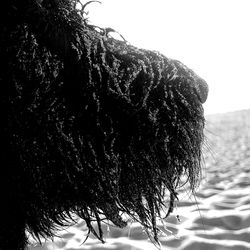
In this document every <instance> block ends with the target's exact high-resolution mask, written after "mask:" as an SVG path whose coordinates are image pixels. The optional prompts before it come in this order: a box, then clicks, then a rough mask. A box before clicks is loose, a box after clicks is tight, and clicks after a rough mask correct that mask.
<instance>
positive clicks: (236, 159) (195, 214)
mask: <svg viewBox="0 0 250 250" xmlns="http://www.w3.org/2000/svg"><path fill="white" fill-rule="evenodd" d="M205 134H206V142H205V145H204V150H203V151H204V164H203V171H202V179H201V183H200V186H199V188H197V190H196V192H195V194H192V193H191V192H190V190H189V188H188V186H185V187H183V188H181V189H180V190H179V194H180V195H179V202H178V203H177V204H176V208H175V210H174V212H173V213H172V214H171V216H169V217H168V218H167V219H166V220H165V221H163V222H159V227H160V228H161V229H162V231H163V233H162V234H161V235H160V241H161V248H162V249H163V250H167V249H168V250H174V249H175V250H177V249H178V250H200V249H201V250H247V249H248V250H249V249H250V110H243V111H237V112H232V113H226V114H218V115H210V116H207V122H206V131H205ZM104 231H105V237H106V243H105V244H102V243H100V242H99V241H98V240H96V239H94V237H92V236H90V237H89V238H88V239H87V241H86V242H85V243H84V244H82V243H83V241H84V240H85V236H86V234H87V230H86V227H85V224H84V222H83V221H81V220H79V223H78V224H77V225H75V226H72V227H69V228H67V229H65V230H63V231H60V232H58V234H59V235H60V237H58V238H55V239H54V241H53V242H52V241H50V240H47V241H46V242H44V244H43V246H41V245H39V244H37V243H33V244H32V245H30V247H29V250H87V249H90V250H101V249H110V250H111V249H112V250H145V249H147V250H155V249H157V248H156V247H155V246H154V245H153V244H152V243H151V241H150V240H149V239H148V237H147V235H146V234H145V233H144V232H143V229H142V228H141V226H140V225H138V224H137V223H131V224H129V225H128V226H127V228H125V229H118V228H113V227H111V226H104Z"/></svg>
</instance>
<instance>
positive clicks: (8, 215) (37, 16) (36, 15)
mask: <svg viewBox="0 0 250 250" xmlns="http://www.w3.org/2000/svg"><path fill="white" fill-rule="evenodd" d="M76 3H77V1H73V0H8V1H4V2H3V3H1V10H0V19H1V22H0V30H1V32H0V61H1V71H0V85H1V92H0V93H1V94H0V95H1V98H0V101H1V105H0V107H1V118H2V119H1V130H0V136H1V138H0V144H1V153H0V160H1V164H2V167H1V175H0V185H1V186H0V190H1V206H0V207H1V211H0V212H1V213H0V214H1V220H0V221H1V226H0V249H1V250H2V249H8V250H17V249H19V250H23V249H24V248H25V246H26V245H27V238H26V234H25V230H28V231H29V232H31V233H32V234H33V235H34V236H35V237H37V238H38V239H39V237H41V236H42V237H53V235H54V231H55V230H56V228H57V227H58V226H62V225H65V224H67V223H69V221H71V219H72V218H71V214H72V213H76V214H77V215H78V216H80V217H81V218H83V219H84V220H85V221H86V225H87V226H88V228H89V231H90V232H92V233H94V235H95V236H96V237H97V238H99V239H100V240H101V241H103V237H102V225H101V224H102V220H103V219H104V218H106V219H108V220H109V221H111V222H112V223H114V224H115V225H116V226H118V227H124V226H126V221H124V220H123V219H122V216H121V215H122V214H123V213H125V214H127V215H129V216H130V217H131V218H132V219H134V220H137V221H139V222H140V223H141V224H142V225H143V226H144V228H145V230H146V231H147V232H148V234H149V235H153V237H154V239H155V240H156V241H157V234H158V229H157V226H156V218H157V217H158V216H160V211H161V210H162V209H164V208H166V207H167V209H168V212H167V215H168V214H169V213H170V212H171V211H172V208H173V201H174V200H175V199H177V192H176V188H177V187H178V184H179V180H180V177H181V176H182V175H186V176H187V181H189V182H190V183H191V188H194V187H195V185H196V183H197V180H198V178H199V173H200V160H201V145H202V142H203V127H204V117H203V108H202V103H203V102H205V100H206V98H207V92H208V87H207V84H206V83H205V81H204V80H202V79H201V78H200V77H198V76H197V75H196V74H195V73H194V72H193V71H192V70H190V69H188V68H187V67H186V66H184V65H183V64H182V63H180V62H178V61H176V60H171V59H168V58H166V57H165V56H163V55H161V54H160V53H157V52H152V51H147V50H143V49H138V48H136V47H133V46H131V45H129V44H128V43H127V42H126V41H118V40H115V39H113V38H111V37H109V34H107V33H108V32H104V31H105V29H103V30H102V29H97V28H96V27H94V26H91V25H89V24H88V22H87V20H86V19H85V18H84V16H82V15H81V13H84V10H81V11H79V10H77V9H76V7H75V6H76ZM167 191H169V194H170V198H169V204H168V203H166V202H164V201H165V199H166V195H167V194H168V192H167ZM93 222H95V223H97V229H96V230H95V229H94V228H93Z"/></svg>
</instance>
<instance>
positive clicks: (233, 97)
mask: <svg viewBox="0 0 250 250" xmlns="http://www.w3.org/2000/svg"><path fill="white" fill-rule="evenodd" d="M101 2H102V4H98V3H91V4H89V5H88V7H87V10H88V11H89V20H90V21H91V23H93V24H96V25H99V26H100V27H112V28H114V29H115V30H117V31H118V32H119V33H121V34H122V35H123V36H124V37H125V39H126V40H127V41H128V42H129V43H131V44H133V45H135V46H137V47H140V48H145V49H151V50H158V51H160V52H161V53H163V54H164V55H165V56H167V57H170V58H174V59H177V60H180V61H181V62H183V63H184V64H186V65H187V66H188V67H190V68H191V69H193V70H194V71H195V72H196V73H198V74H199V75H200V76H201V77H202V78H204V79H205V80H206V81H207V82H208V84H209V87H210V93H209V98H208V100H207V102H206V103H205V105H204V108H205V114H212V113H221V112H228V111H234V110H239V109H247V108H250V0H153V1H149V0H102V1H101Z"/></svg>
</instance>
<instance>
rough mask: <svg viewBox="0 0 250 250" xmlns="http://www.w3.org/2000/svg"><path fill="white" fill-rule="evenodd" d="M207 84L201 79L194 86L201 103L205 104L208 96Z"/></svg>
mask: <svg viewBox="0 0 250 250" xmlns="http://www.w3.org/2000/svg"><path fill="white" fill-rule="evenodd" d="M208 89H209V88H208V84H207V83H206V81H204V80H203V79H199V80H198V81H197V82H196V84H195V91H196V94H197V96H198V98H199V100H200V102H201V103H205V102H206V100H207V96H208Z"/></svg>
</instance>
